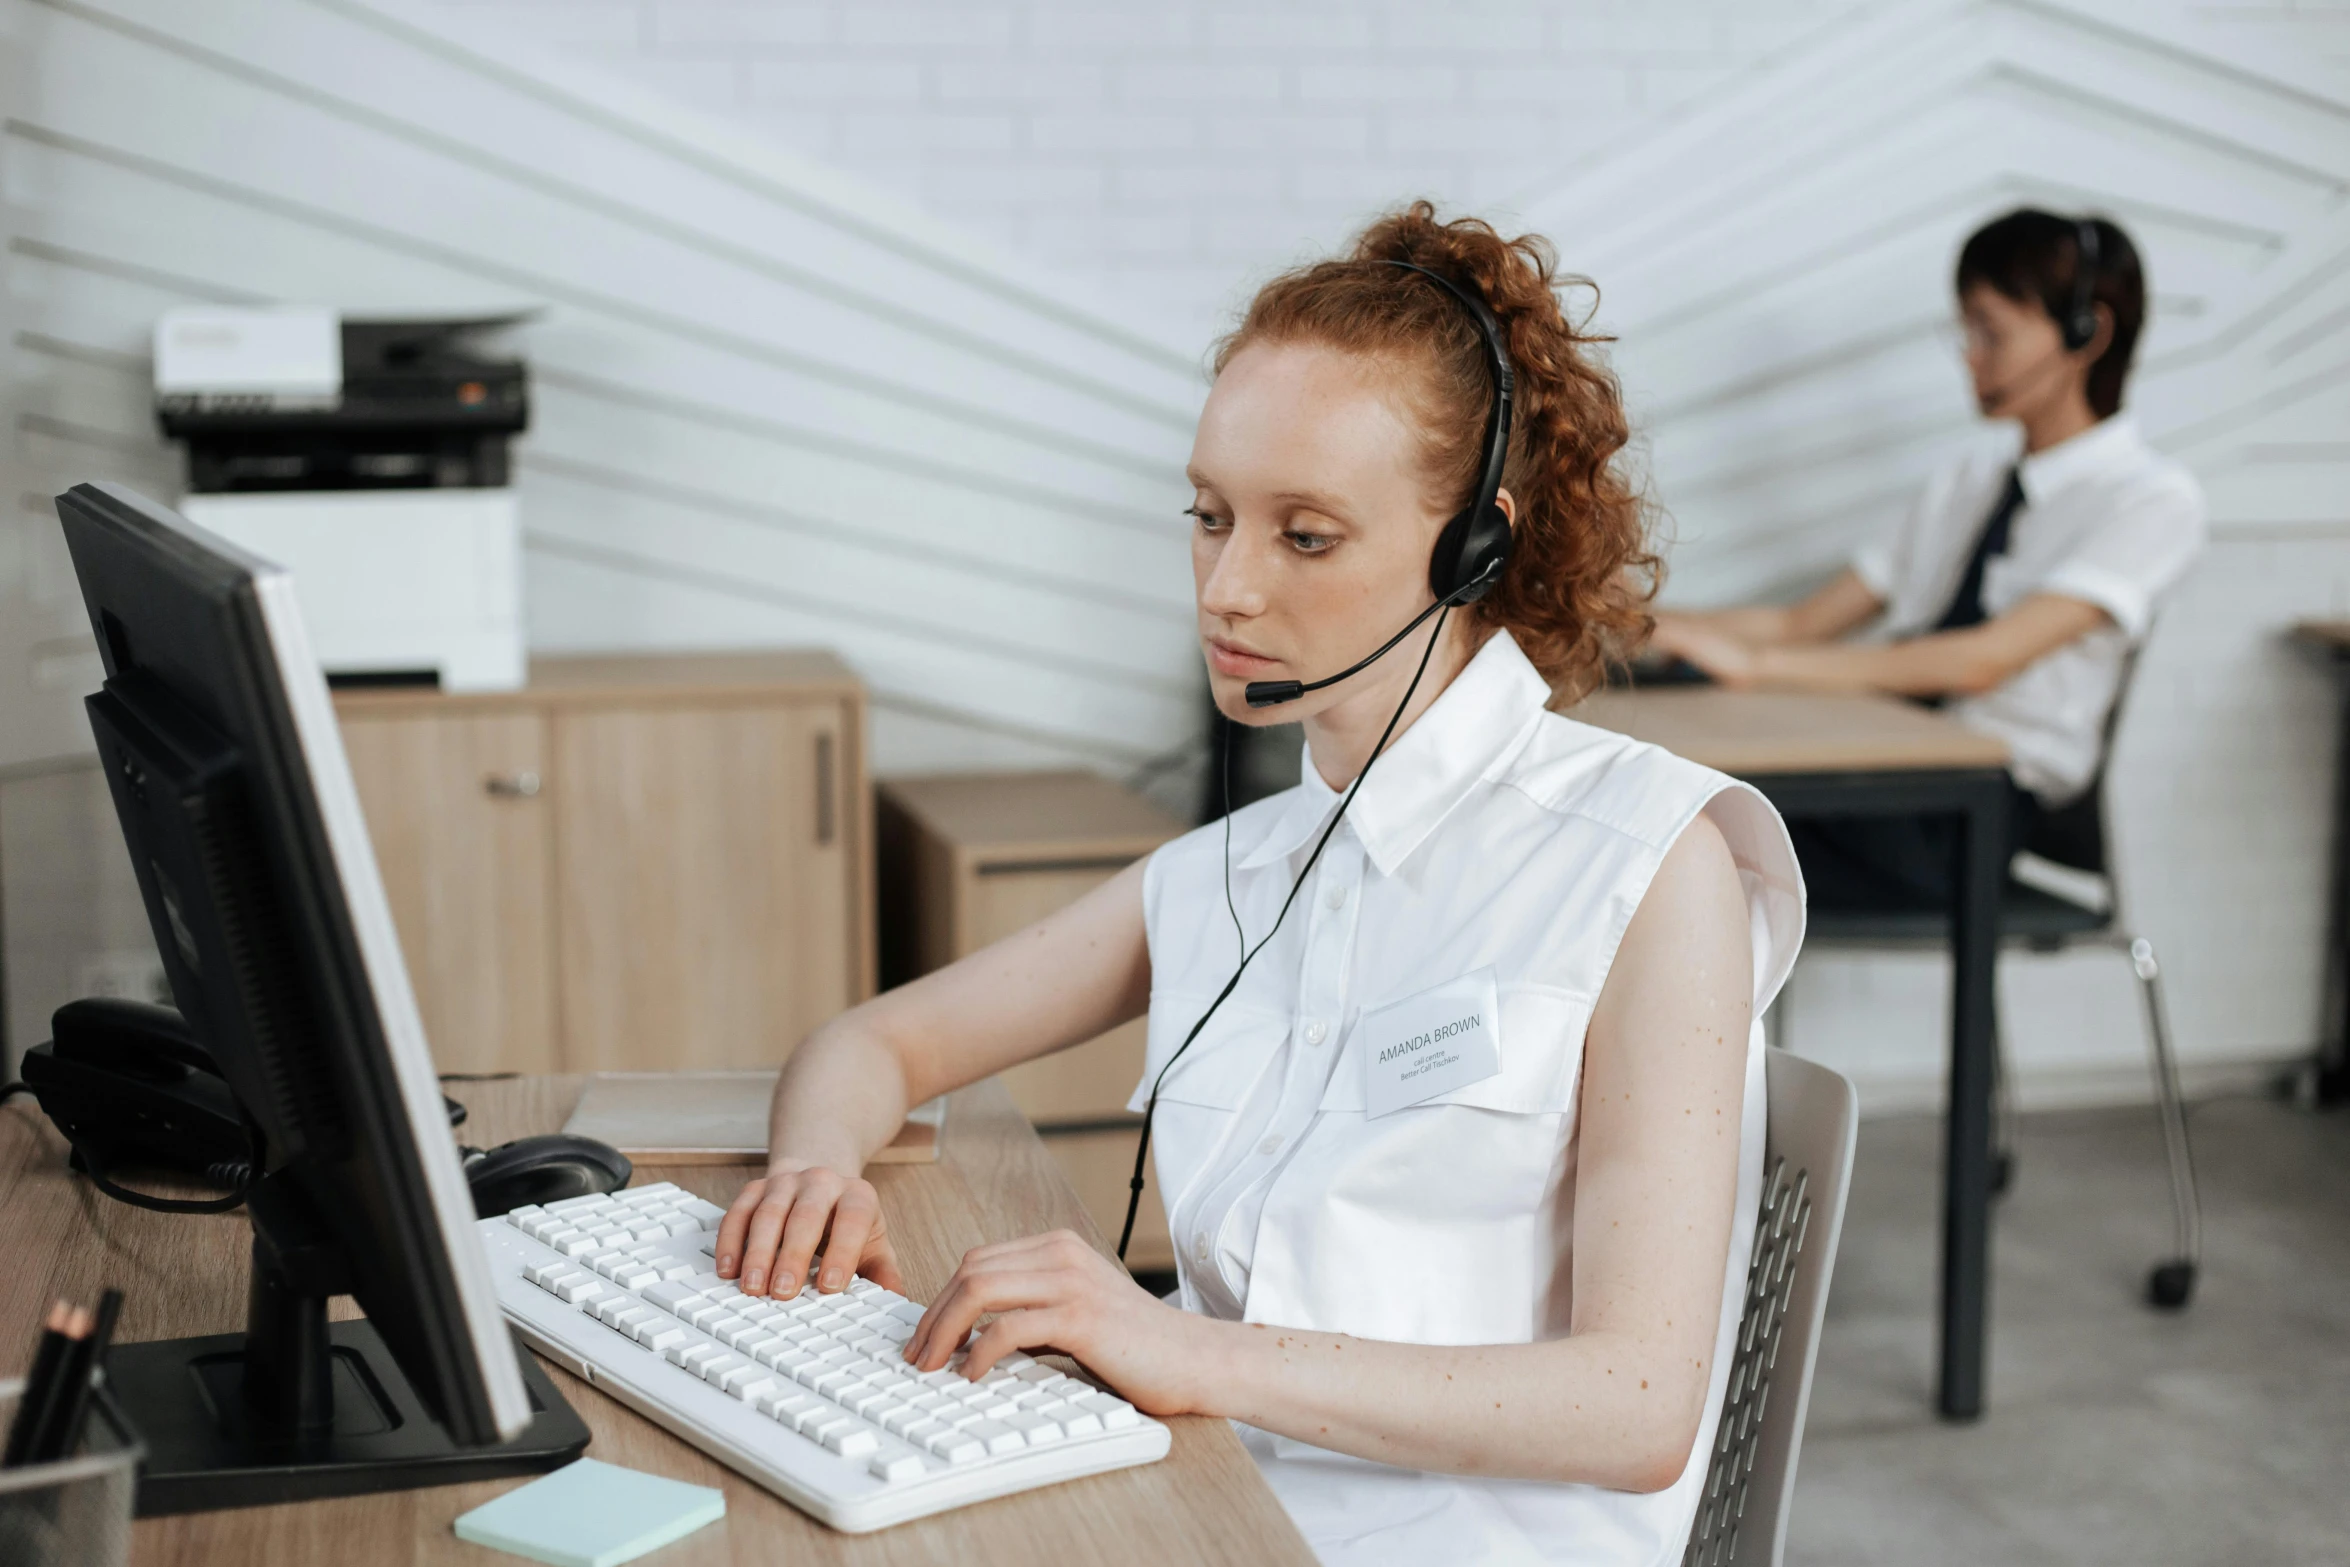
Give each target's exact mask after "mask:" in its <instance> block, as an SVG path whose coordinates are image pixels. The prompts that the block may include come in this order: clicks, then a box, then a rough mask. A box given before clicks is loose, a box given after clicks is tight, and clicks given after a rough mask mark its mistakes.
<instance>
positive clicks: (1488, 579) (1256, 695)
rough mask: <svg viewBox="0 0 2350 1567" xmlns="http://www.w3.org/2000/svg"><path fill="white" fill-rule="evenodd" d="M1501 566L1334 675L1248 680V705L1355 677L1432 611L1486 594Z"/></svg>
mask: <svg viewBox="0 0 2350 1567" xmlns="http://www.w3.org/2000/svg"><path fill="white" fill-rule="evenodd" d="M1501 567H1502V563H1501V562H1500V561H1498V560H1497V561H1495V562H1494V563H1493V564H1492V565H1490V566H1488V567H1486V569H1485V571H1484V572H1483V573H1482V574H1481V575H1479V576H1478V578H1477V579H1476V580H1475V581H1474V582H1466V583H1463V584H1462V585H1461V586H1459V587H1457V588H1455V589H1453V590H1452V593H1451V594H1450V595H1449V596H1448V597H1445V598H1440V599H1438V600H1437V601H1436V602H1435V603H1433V604H1431V605H1429V606H1428V607H1427V608H1426V609H1424V610H1422V611H1420V612H1419V613H1418V614H1417V615H1414V616H1413V617H1412V623H1411V624H1410V625H1408V626H1406V627H1404V628H1403V629H1402V630H1401V631H1398V632H1397V633H1396V634H1395V635H1394V636H1392V637H1389V638H1388V639H1387V640H1386V641H1385V642H1382V643H1380V644H1379V650H1378V651H1377V652H1375V653H1373V654H1372V655H1371V656H1370V657H1368V658H1365V659H1360V660H1357V661H1356V662H1355V663H1352V664H1349V665H1347V666H1346V667H1345V668H1344V669H1342V670H1340V671H1339V672H1338V673H1337V674H1335V675H1325V676H1323V677H1322V678H1321V679H1320V680H1252V681H1250V682H1249V683H1248V691H1247V693H1246V694H1247V696H1248V705H1249V706H1251V707H1279V706H1280V705H1281V704H1282V703H1284V702H1294V701H1296V700H1297V699H1298V698H1299V697H1301V696H1304V695H1305V694H1306V693H1307V692H1308V691H1319V690H1321V689H1322V688H1323V687H1324V686H1334V685H1336V684H1338V682H1340V681H1341V680H1351V679H1353V678H1354V677H1355V676H1356V675H1359V674H1361V673H1362V672H1363V671H1364V670H1366V669H1368V668H1370V667H1371V666H1372V665H1373V664H1376V663H1378V662H1379V660H1381V659H1383V658H1385V657H1386V656H1387V655H1388V654H1390V653H1392V652H1394V651H1395V645H1396V644H1397V643H1398V642H1401V641H1402V640H1403V639H1404V638H1406V637H1408V636H1410V635H1411V634H1412V633H1413V632H1415V631H1417V630H1419V629H1420V626H1421V624H1422V623H1423V622H1425V621H1426V620H1427V618H1428V617H1429V616H1430V615H1433V614H1435V613H1436V612H1437V611H1438V610H1440V609H1451V608H1452V607H1453V606H1455V605H1456V604H1465V603H1467V602H1468V601H1469V600H1470V599H1473V598H1481V597H1483V596H1484V593H1485V590H1486V589H1487V588H1488V587H1490V586H1491V585H1492V579H1493V578H1494V577H1496V576H1498V575H1500V572H1501ZM1471 588H1474V589H1476V592H1474V593H1472V592H1470V591H1469V590H1470V589H1471Z"/></svg>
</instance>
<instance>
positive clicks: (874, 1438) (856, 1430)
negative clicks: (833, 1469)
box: [817, 1420, 881, 1458]
mask: <svg viewBox="0 0 2350 1567" xmlns="http://www.w3.org/2000/svg"><path fill="white" fill-rule="evenodd" d="M817 1440H818V1441H820V1442H822V1443H823V1444H824V1445H825V1446H826V1447H827V1448H829V1449H831V1450H832V1451H833V1452H836V1453H838V1454H840V1456H841V1457H843V1458H862V1457H864V1456H865V1455H866V1454H867V1453H871V1452H877V1451H879V1450H880V1448H881V1433H880V1432H878V1431H876V1430H874V1429H873V1428H872V1427H871V1426H869V1425H867V1424H865V1423H864V1422H863V1421H861V1420H851V1421H848V1422H846V1423H845V1425H843V1426H838V1427H835V1426H826V1427H825V1428H824V1432H823V1435H821V1436H820V1437H818V1438H817Z"/></svg>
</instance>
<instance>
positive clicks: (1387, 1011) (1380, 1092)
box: [1355, 968, 1501, 1116]
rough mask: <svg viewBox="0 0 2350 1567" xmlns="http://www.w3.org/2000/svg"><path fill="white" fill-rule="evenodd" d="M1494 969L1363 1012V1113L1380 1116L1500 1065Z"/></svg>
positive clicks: (1489, 1072) (1461, 1085)
mask: <svg viewBox="0 0 2350 1567" xmlns="http://www.w3.org/2000/svg"><path fill="white" fill-rule="evenodd" d="M1498 999H1499V995H1498V992H1497V990H1496V988H1495V985H1494V982H1493V970H1491V969H1489V968H1481V969H1478V970H1476V971H1475V972H1474V973H1469V974H1463V975H1462V976H1461V977H1460V978H1458V979H1454V980H1447V981H1446V982H1445V983H1443V984H1441V985H1438V986H1436V987H1435V988H1434V989H1431V990H1423V991H1421V992H1420V993H1419V994H1418V995H1413V996H1406V997H1404V998H1403V999H1402V1000H1401V1001H1396V1002H1391V1003H1389V1004H1388V1005H1386V1006H1383V1007H1381V1008H1379V1010H1378V1011H1376V1012H1366V1013H1364V1014H1363V1015H1362V1018H1361V1019H1360V1020H1359V1021H1358V1022H1357V1023H1356V1025H1355V1031H1356V1033H1357V1034H1358V1035H1359V1036H1360V1038H1361V1039H1362V1041H1363V1113H1364V1114H1365V1115H1366V1116H1381V1115H1385V1114H1387V1113H1388V1112H1389V1111H1391V1110H1401V1109H1403V1108H1404V1107H1405V1106H1406V1105H1416V1104H1418V1103H1420V1102H1421V1101H1422V1100H1424V1099H1433V1098H1434V1097H1436V1096H1437V1095H1438V1094H1449V1093H1451V1092H1452V1091H1453V1090H1454V1089H1456V1088H1466V1087H1468V1086H1469V1085H1470V1084H1471V1083H1481V1082H1483V1081H1484V1080H1485V1079H1487V1078H1489V1077H1491V1076H1493V1074H1494V1073H1496V1072H1498V1071H1500V1070H1501V1017H1500V1013H1499V1011H1498V1009H1497V1007H1496V1005H1495V1003H1496V1002H1497V1001H1498Z"/></svg>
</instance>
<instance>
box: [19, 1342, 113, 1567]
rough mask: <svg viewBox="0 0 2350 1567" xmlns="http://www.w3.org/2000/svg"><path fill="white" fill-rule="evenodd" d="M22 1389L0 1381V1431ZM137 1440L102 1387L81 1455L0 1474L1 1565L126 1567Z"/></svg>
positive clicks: (85, 1430) (92, 1406) (84, 1433)
mask: <svg viewBox="0 0 2350 1567" xmlns="http://www.w3.org/2000/svg"><path fill="white" fill-rule="evenodd" d="M23 1392H24V1383H23V1382H21V1381H16V1380H9V1381H0V1430H4V1429H6V1427H7V1423H8V1419H9V1417H10V1416H11V1415H13V1414H14V1413H15V1404H16V1400H17V1399H18V1397H19V1396H21V1395H22V1394H23ZM142 1456H143V1455H142V1452H141V1449H140V1447H139V1442H138V1438H137V1437H135V1436H133V1435H132V1434H131V1431H130V1428H129V1427H128V1426H127V1425H125V1424H124V1423H123V1419H122V1416H121V1414H120V1413H119V1412H118V1411H117V1410H116V1409H115V1407H114V1400H112V1399H111V1398H108V1397H107V1396H106V1390H105V1389H104V1388H103V1387H101V1388H99V1389H98V1391H97V1394H96V1396H95V1397H93V1398H92V1399H91V1400H90V1422H89V1424H88V1425H87V1426H85V1427H83V1430H82V1450H81V1451H80V1452H79V1453H76V1454H74V1455H73V1456H72V1457H70V1458H63V1459H59V1460H58V1461H57V1462H56V1463H53V1464H25V1465H23V1466H21V1467H19V1468H15V1469H0V1562H5V1563H7V1564H8V1567H121V1564H122V1563H124V1562H126V1561H128V1560H129V1559H130V1553H131V1501H132V1498H133V1497H134V1496H135V1495H136V1493H137V1491H138V1485H139V1459H140V1458H141V1457H142Z"/></svg>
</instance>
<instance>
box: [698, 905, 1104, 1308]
mask: <svg viewBox="0 0 2350 1567" xmlns="http://www.w3.org/2000/svg"><path fill="white" fill-rule="evenodd" d="M1142 873H1143V862H1140V861H1137V862H1136V863H1135V864H1133V865H1131V866H1128V867H1127V868H1126V869H1125V870H1123V871H1121V872H1119V873H1118V874H1117V875H1116V876H1113V877H1111V878H1110V879H1109V880H1108V881H1106V882H1104V883H1103V884H1102V885H1101V886H1099V887H1096V888H1095V889H1094V890H1093V891H1092V892H1089V893H1087V894H1086V895H1085V896H1084V897H1082V898H1080V899H1078V900H1077V901H1076V902H1075V903H1072V904H1070V905H1069V906H1068V907H1067V908H1064V909H1061V910H1059V911H1057V912H1055V913H1053V914H1051V915H1048V916H1046V917H1045V918H1044V919H1041V920H1039V921H1037V922H1036V923H1035V924H1034V925H1031V926H1029V927H1028V928H1027V929H1026V930H1023V931H1020V932H1017V933H1016V934H1014V935H1011V936H1007V937H1005V938H1004V939H1003V940H1001V941H999V942H996V943H994V944H993V945H992V946H988V947H985V948H983V949H981V950H980V951H978V952H975V953H973V954H971V956H969V957H967V958H964V959H962V960H961V961H959V962H956V963H952V964H949V965H948V966H947V967H945V968H943V969H940V970H939V971H938V972H936V973H934V974H927V975H924V976H923V977H922V978H920V979H918V980H915V981H913V982H912V983H911V984H907V985H901V986H899V987H898V988H897V989H895V990H891V991H887V992H884V993H883V994H881V995H879V996H876V997H874V998H873V999H872V1000H871V1001H868V1002H865V1003H864V1004H863V1005H861V1006H857V1007H852V1008H850V1009H849V1010H848V1011H846V1012H844V1013H842V1014H841V1015H840V1016H839V1017H836V1018H834V1019H833V1020H832V1021H831V1022H829V1023H826V1024H825V1025H824V1026H823V1027H821V1028H819V1029H817V1030H816V1032H815V1033H813V1034H811V1035H809V1036H808V1039H807V1041H806V1042H805V1043H804V1044H802V1045H801V1046H800V1048H799V1049H798V1050H796V1051H794V1052H793V1053H792V1056H791V1058H790V1059H789V1060H788V1061H786V1062H785V1063H784V1067H783V1072H782V1075H781V1076H780V1077H779V1078H778V1079H777V1080H776V1084H775V1100H774V1106H773V1109H772V1110H771V1112H770V1114H769V1118H768V1134H767V1174H766V1176H765V1177H764V1178H763V1179H761V1180H757V1181H753V1182H751V1183H750V1184H749V1185H747V1186H745V1187H744V1188H743V1191H742V1194H741V1195H740V1196H738V1197H737V1198H736V1199H735V1202H734V1206H733V1208H732V1209H730V1210H729V1211H728V1213H727V1216H726V1219H725V1221H724V1222H723V1223H722V1224H720V1226H719V1228H718V1254H717V1261H718V1272H719V1275H720V1276H721V1277H724V1278H733V1277H736V1276H737V1274H738V1273H739V1275H740V1277H741V1282H742V1287H743V1288H744V1289H745V1290H747V1291H748V1292H750V1293H751V1294H754V1295H756V1294H759V1293H761V1292H762V1291H764V1290H765V1289H766V1288H767V1287H768V1285H769V1283H770V1282H771V1281H772V1282H773V1283H774V1285H775V1286H776V1288H777V1291H778V1293H780V1294H783V1295H786V1296H788V1295H791V1294H793V1293H796V1292H797V1289H798V1286H799V1281H800V1280H801V1279H802V1278H804V1277H805V1276H806V1274H807V1271H808V1265H809V1262H810V1260H811V1258H812V1257H813V1256H814V1255H815V1253H816V1249H817V1247H818V1245H819V1244H820V1243H822V1244H824V1258H825V1264H824V1272H823V1274H822V1276H821V1278H820V1279H819V1281H818V1288H820V1289H823V1290H827V1291H830V1290H836V1289H840V1288H842V1287H844V1286H846V1285H847V1283H848V1281H849V1277H850V1275H851V1273H853V1272H860V1271H861V1272H865V1273H867V1274H869V1275H870V1276H871V1277H873V1278H874V1279H875V1280H876V1281H877V1282H879V1283H881V1284H883V1285H885V1286H887V1287H889V1288H897V1287H898V1276H897V1263H896V1259H895V1256H894V1254H893V1253H892V1252H891V1250H890V1248H889V1244H888V1237H887V1232H886V1230H885V1228H884V1226H883V1221H882V1217H881V1210H880V1203H879V1200H878V1199H877V1198H876V1197H875V1195H874V1193H873V1188H872V1187H871V1186H870V1185H869V1184H867V1183H866V1182H864V1181H863V1180H861V1179H859V1178H858V1175H859V1172H860V1171H862V1170H863V1169H864V1168H865V1162H866V1161H867V1160H868V1159H870V1158H872V1157H873V1155H874V1153H875V1152H876V1151H877V1150H878V1149H880V1148H881V1147H882V1145H884V1144H885V1143H887V1142H888V1141H889V1140H890V1139H891V1138H893V1137H895V1136H896V1135H897V1131H898V1128H899V1127H900V1126H902V1125H904V1124H905V1119H906V1111H907V1110H908V1109H910V1108H911V1107H913V1106H914V1105H917V1104H920V1103H921V1102H922V1101H923V1100H925V1099H930V1098H933V1097H935V1096H937V1095H939V1094H943V1093H946V1092H948V1091H950V1090H952V1089H956V1088H960V1087H962V1086H963V1085H964V1084H966V1083H973V1082H977V1081H978V1080H979V1079H980V1078H983V1077H986V1076H988V1075H989V1074H990V1073H994V1072H1000V1071H1002V1070H1003V1069H1004V1068H1005V1067H1008V1066H1016V1065H1018V1064H1019V1063H1020V1062H1022V1061H1029V1060H1033V1059H1035V1058H1036V1057H1038V1056H1042V1055H1049V1054H1051V1053H1052V1052H1053V1051H1055V1050H1060V1049H1064V1048H1066V1047H1068V1046H1070V1045H1074V1044H1079V1043H1082V1042H1083V1041H1085V1040H1088V1039H1091V1038H1093V1037H1094V1036H1095V1035H1097V1034H1099V1033H1101V1032H1102V1031H1103V1030H1105V1029H1108V1028H1112V1027H1115V1026H1116V1025H1117V1024H1120V1023H1123V1022H1125V1021H1126V1020H1127V1019H1129V1018H1132V1017H1138V1016H1140V1015H1141V1013H1142V1012H1143V1010H1144V1008H1145V1007H1147V1006H1148V1005H1149V1001H1150V956H1149V949H1148V947H1147V945H1146V943H1145V940H1144V935H1143V919H1142ZM828 1227H829V1228H830V1230H831V1239H830V1241H829V1243H825V1240H824V1238H825V1234H826V1230H827V1228H828ZM787 1281H788V1285H787Z"/></svg>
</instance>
